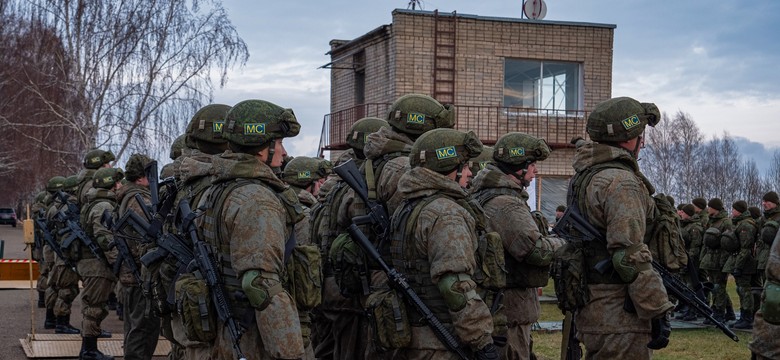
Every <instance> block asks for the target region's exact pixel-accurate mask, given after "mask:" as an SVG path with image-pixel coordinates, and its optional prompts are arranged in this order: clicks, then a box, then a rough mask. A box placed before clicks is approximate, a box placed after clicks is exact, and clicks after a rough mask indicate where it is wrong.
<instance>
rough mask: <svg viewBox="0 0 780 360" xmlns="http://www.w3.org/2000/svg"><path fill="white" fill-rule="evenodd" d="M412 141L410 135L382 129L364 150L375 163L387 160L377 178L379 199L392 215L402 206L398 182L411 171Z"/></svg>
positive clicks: (371, 135) (374, 135) (367, 156)
mask: <svg viewBox="0 0 780 360" xmlns="http://www.w3.org/2000/svg"><path fill="white" fill-rule="evenodd" d="M413 143H414V140H412V138H411V137H409V135H407V134H404V133H400V132H397V131H393V130H392V129H390V128H382V129H380V130H379V131H377V132H375V133H373V134H370V135H368V140H367V141H366V147H365V149H364V151H365V153H366V158H367V159H370V160H371V161H372V162H373V163H378V162H380V161H381V160H385V161H386V163H385V164H384V168H383V169H382V171H381V173H380V174H379V176H378V177H377V178H376V190H377V197H378V198H379V199H381V200H382V201H383V202H384V203H385V205H386V208H387V212H388V213H389V214H392V213H393V212H394V211H395V209H396V208H397V207H398V205H400V204H401V200H402V195H401V194H400V193H398V181H399V179H400V178H401V176H402V175H403V174H404V173H405V172H406V171H407V170H408V169H409V157H407V155H408V154H409V151H411V150H412V144H413Z"/></svg>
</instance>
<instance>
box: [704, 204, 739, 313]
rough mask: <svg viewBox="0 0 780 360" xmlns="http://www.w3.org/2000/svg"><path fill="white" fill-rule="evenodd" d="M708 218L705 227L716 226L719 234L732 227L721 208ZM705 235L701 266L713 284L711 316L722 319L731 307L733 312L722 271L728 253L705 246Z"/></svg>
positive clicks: (726, 276) (725, 278)
mask: <svg viewBox="0 0 780 360" xmlns="http://www.w3.org/2000/svg"><path fill="white" fill-rule="evenodd" d="M710 202H712V201H710ZM709 219H710V223H709V226H708V227H707V229H710V228H716V229H718V230H719V234H723V232H725V231H727V230H732V229H733V228H734V225H733V224H732V223H731V219H730V218H729V217H728V213H727V212H726V210H724V209H722V208H721V209H720V210H719V211H718V213H716V214H712V215H710V217H709ZM707 236H708V235H707V234H706V233H705V249H704V251H702V258H701V268H702V270H705V271H706V272H707V276H708V277H709V279H710V281H712V283H713V285H714V288H713V289H712V308H713V309H712V310H713V311H714V314H713V316H714V317H715V319H716V320H720V321H723V320H724V319H726V313H727V311H728V309H732V313H733V308H732V304H731V299H730V298H729V296H728V294H727V293H726V283H727V281H728V275H729V274H728V273H725V272H723V267H724V266H725V265H726V261H727V260H728V254H726V253H725V252H724V251H723V250H722V249H720V248H712V247H710V246H707V245H706V238H707ZM718 236H720V235H718ZM726 320H727V319H726Z"/></svg>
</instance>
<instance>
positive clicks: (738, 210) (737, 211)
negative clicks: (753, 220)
mask: <svg viewBox="0 0 780 360" xmlns="http://www.w3.org/2000/svg"><path fill="white" fill-rule="evenodd" d="M747 209H748V204H747V202H746V201H745V200H737V201H735V202H734V204H732V205H731V216H733V217H737V216H740V215H742V213H744V212H745V211H747Z"/></svg>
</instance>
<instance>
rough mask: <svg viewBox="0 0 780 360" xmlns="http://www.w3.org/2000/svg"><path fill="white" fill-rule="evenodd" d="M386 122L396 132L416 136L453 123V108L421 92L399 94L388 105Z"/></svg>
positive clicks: (450, 125) (448, 126) (449, 126)
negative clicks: (399, 95)
mask: <svg viewBox="0 0 780 360" xmlns="http://www.w3.org/2000/svg"><path fill="white" fill-rule="evenodd" d="M387 122H388V123H389V124H390V126H392V127H393V129H395V130H396V131H398V132H402V133H405V134H409V135H413V136H417V135H420V134H423V133H425V132H426V131H429V130H433V129H440V128H451V127H453V126H454V125H455V108H454V107H453V106H452V105H442V104H441V103H439V102H438V101H436V99H434V98H432V97H430V96H427V95H421V94H407V95H404V96H401V97H400V98H398V100H396V101H395V102H394V103H393V105H391V106H390V110H389V111H388V112H387Z"/></svg>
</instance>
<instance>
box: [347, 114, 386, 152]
mask: <svg viewBox="0 0 780 360" xmlns="http://www.w3.org/2000/svg"><path fill="white" fill-rule="evenodd" d="M387 126H389V125H388V123H387V121H384V120H382V119H380V118H377V117H366V118H362V119H360V120H358V121H357V122H355V124H354V125H352V127H351V128H350V129H349V134H347V145H349V147H351V148H353V149H358V150H363V147H364V146H365V145H366V138H367V137H368V134H371V133H375V132H377V131H379V129H381V128H383V127H387Z"/></svg>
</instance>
